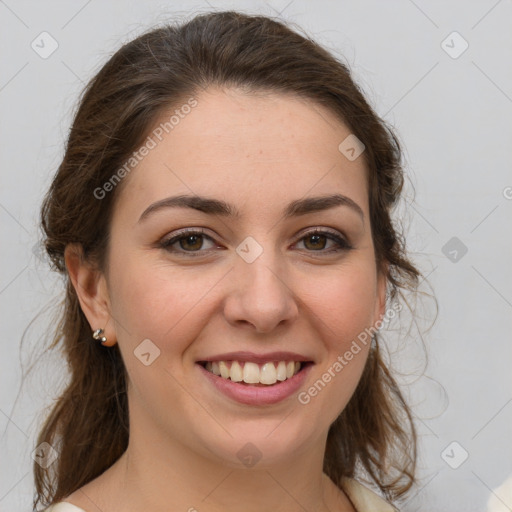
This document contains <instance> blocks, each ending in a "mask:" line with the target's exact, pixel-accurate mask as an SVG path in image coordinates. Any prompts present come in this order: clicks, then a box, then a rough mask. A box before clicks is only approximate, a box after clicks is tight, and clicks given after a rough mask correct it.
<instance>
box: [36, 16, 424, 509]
mask: <svg viewBox="0 0 512 512" xmlns="http://www.w3.org/2000/svg"><path fill="white" fill-rule="evenodd" d="M400 160H401V153H400V147H399V144H398V142H397V140H396V138H395V136H394V135H393V133H392V132H391V131H390V130H389V129H388V128H387V126H386V125H385V124H384V122H383V121H382V120H381V119H379V118H378V116H377V115H376V114H375V112H374V111H373V110H372V109H371V107H370V106H369V105H368V103H367V101H366V100H365V99H364V97H363V96H362V94H361V92H360V90H359V89H358V87H357V86H356V85H355V84H354V82H353V81H352V79H351V77H350V73H349V71H348V70H347V68H346V67H345V66H344V65H343V64H342V63H340V62H339V61H337V60H336V59H335V58H334V57H333V56H332V55H330V54H329V53H328V52H327V51H325V50H324V49H322V48H321V47H319V46H318V45H317V44H316V43H314V42H312V41H311V40H309V39H306V38H304V37H303V36H301V35H299V34H298V33H296V32H295V31H293V30H291V29H290V28H288V27H286V26H285V25H283V24H282V23H280V22H277V21H274V20H271V19H269V18H266V17H262V16H249V15H243V14H240V13H236V12H220V13H213V14H205V15H200V16H197V17H195V18H194V19H192V20H191V21H189V22H188V23H185V24H183V25H181V26H166V27H163V28H160V29H156V30H153V31H151V32H149V33H147V34H144V35H142V36H140V37H138V38H137V39H136V40H134V41H132V42H130V43H128V44H126V45H125V46H123V47H122V48H121V49H120V50H119V51H118V52H117V53H116V54H115V55H114V56H113V57H112V58H111V59H110V60H109V61H108V62H107V64H106V65H105V66H104V67H103V68H102V69H101V70H100V71H99V73H98V74H97V76H96V77H95V78H94V79H93V80H92V81H91V83H90V84H89V86H88V87H87V89H86V91H85V93H84V95H83V97H82V99H81V103H80V106H79V109H78V111H77V113H76V116H75V119H74V122H73V125H72V129H71V131H70V135H69V140H68V144H67V148H66V152H65V155H64V159H63V161H62V163H61V165H60V167H59V169H58V172H57V174H56V176H55V179H54V181H53V183H52V186H51V188H50V190H49V192H48V194H47V197H46V198H45V202H44V205H43V208H42V224H43V229H44V231H45V234H46V249H47V251H48V254H49V255H50V257H51V259H52V262H53V264H54V265H55V268H56V269H57V270H58V271H59V272H61V273H62V274H63V275H64V276H65V279H66V282H67V290H66V300H65V309H64V311H63V318H62V323H61V325H60V326H59V331H58V333H57V342H60V343H62V346H63V348H64V351H65V354H66V356H67V359H68V362H69V368H70V371H71V379H70V383H69V385H68V387H67V388H66V390H65V391H64V393H63V394H62V395H61V396H60V398H59V399H58V401H57V402H56V404H55V406H54V408H53V409H52V411H51V412H50V414H49V417H48V420H47V422H46V424H45V425H44V426H43V428H42V430H41V432H40V436H39V439H38V444H41V445H43V443H46V444H44V446H45V447H47V448H48V447H51V450H53V451H52V452H51V453H55V454H58V457H56V460H55V461H54V462H53V463H48V464H41V463H37V462H36V463H35V465H34V471H35V479H36V490H37V496H36V499H35V502H34V510H35V507H36V506H37V504H38V503H42V504H43V506H48V505H51V506H50V507H49V508H48V510H51V511H52V512H66V511H86V512H94V511H97V510H101V511H103V512H117V511H121V510H122V511H124V512H129V511H131V510H152V511H160V510H162V511H163V510H166V511H168V510H189V511H194V510H198V511H220V510H222V511H230V510H235V509H236V510H240V509H242V510H244V512H252V511H261V510H283V511H295V510H315V511H322V512H323V511H335V510H336V511H343V512H346V511H362V510H364V511H365V512H367V511H369V510H375V511H379V512H385V511H387V510H394V509H395V508H394V507H393V506H392V505H391V503H395V504H396V502H397V501H399V499H400V498H403V497H404V496H405V495H406V493H407V491H408V490H409V489H410V488H411V486H412V485H413V484H414V482H415V462H416V436H415V430H414V426H413V423H412V421H411V413H410V411H409V409H408V407H407V405H406V404H405V402H404V400H403V398H402V395H401V394H400V391H399V390H398V387H397V386H396V384H395V381H394V380H393V377H392V376H391V374H390V373H389V371H388V369H387V367H386V365H385V363H384V362H383V360H382V357H381V355H380V352H379V339H378V333H377V331H378V329H379V328H380V327H381V326H382V325H383V323H385V322H386V320H388V319H389V318H391V317H392V316H394V315H395V314H396V311H397V310H398V309H400V303H399V302H398V297H399V296H400V292H401V290H402V289H405V288H408V289H414V287H415V286H416V284H417V281H418V277H419V273H418V271H417V270H416V268H415V267H414V266H413V264H412V263H411V262H410V261H409V260H408V259H407V256H406V253H405V247H404V245H403V243H402V241H401V238H400V234H399V233H397V232H396V231H395V229H394V227H393V224H392V221H391V217H390V214H391V210H392V208H393V206H394V205H395V203H396V202H397V200H398V199H399V197H400V193H401V188H402V184H403V174H402V169H401V166H400ZM57 342H56V343H57ZM362 482H366V484H364V483H362ZM372 485H373V487H374V488H375V489H376V491H380V492H379V494H381V496H378V494H377V493H376V492H373V491H372V490H370V487H371V486H372Z"/></svg>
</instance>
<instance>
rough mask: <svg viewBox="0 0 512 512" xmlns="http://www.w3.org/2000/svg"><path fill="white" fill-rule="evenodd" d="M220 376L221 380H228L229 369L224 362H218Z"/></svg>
mask: <svg viewBox="0 0 512 512" xmlns="http://www.w3.org/2000/svg"><path fill="white" fill-rule="evenodd" d="M219 368H220V376H221V377H222V378H223V379H229V368H228V365H227V364H226V363H225V362H224V361H219Z"/></svg>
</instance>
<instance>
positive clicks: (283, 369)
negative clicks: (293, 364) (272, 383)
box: [276, 361, 286, 381]
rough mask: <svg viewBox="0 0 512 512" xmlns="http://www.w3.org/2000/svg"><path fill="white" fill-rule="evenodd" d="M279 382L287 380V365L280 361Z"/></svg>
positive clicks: (278, 368) (278, 366)
mask: <svg viewBox="0 0 512 512" xmlns="http://www.w3.org/2000/svg"><path fill="white" fill-rule="evenodd" d="M276 378H277V380H281V381H283V380H286V363H285V362H284V361H279V364H278V365H277V376H276Z"/></svg>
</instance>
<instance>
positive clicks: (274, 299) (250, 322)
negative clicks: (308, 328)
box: [224, 256, 298, 333]
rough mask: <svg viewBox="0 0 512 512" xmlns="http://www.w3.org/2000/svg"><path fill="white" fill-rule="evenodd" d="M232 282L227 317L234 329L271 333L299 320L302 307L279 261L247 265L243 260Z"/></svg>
mask: <svg viewBox="0 0 512 512" xmlns="http://www.w3.org/2000/svg"><path fill="white" fill-rule="evenodd" d="M231 279H232V286H231V288H230V292H229V293H228V296H227V297H226V300H225V302H224V315H225V317H226V319H227V321H228V322H229V323H230V324H231V325H233V326H236V327H245V328H248V329H252V330H254V331H256V332H258V333H269V332H272V331H273V330H274V329H276V327H278V326H279V325H280V324H291V323H292V322H293V321H294V319H296V318H297V316H298V306H297V301H296V299H295V297H294V293H293V290H292V287H291V286H290V284H289V283H288V282H287V279H286V276H285V273H284V272H283V269H282V267H278V265H277V264H276V262H275V260H274V261H271V259H270V258H264V257H263V256H261V257H260V258H258V259H257V260H256V261H254V262H252V263H247V262H245V261H243V260H242V259H241V258H240V259H239V261H237V262H236V264H235V269H234V271H233V272H232V273H231Z"/></svg>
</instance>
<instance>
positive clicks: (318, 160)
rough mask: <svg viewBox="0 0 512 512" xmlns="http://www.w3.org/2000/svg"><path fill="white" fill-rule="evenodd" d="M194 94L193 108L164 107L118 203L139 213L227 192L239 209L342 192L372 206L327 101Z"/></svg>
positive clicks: (269, 207)
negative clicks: (172, 199) (163, 202)
mask: <svg viewBox="0 0 512 512" xmlns="http://www.w3.org/2000/svg"><path fill="white" fill-rule="evenodd" d="M194 98H195V100H196V101H197V104H196V106H194V107H192V108H186V109H185V108H183V109H180V105H176V106H174V107H173V108H172V109H169V110H167V111H165V112H162V115H161V116H160V117H159V119H158V120H157V122H156V123H155V126H154V127H153V130H152V131H151V132H150V134H149V136H150V137H151V138H152V139H153V142H154V147H153V148H152V149H151V150H150V151H149V152H148V154H147V155H146V156H144V158H142V159H141V161H140V162H139V163H138V164H137V165H136V167H135V168H134V170H133V171H132V172H130V174H129V175H128V176H127V178H125V180H126V182H125V183H123V189H124V190H123V192H122V194H121V197H120V200H119V202H120V203H122V204H121V205H120V206H122V207H123V206H130V207H131V208H132V209H134V210H135V209H138V210H139V215H140V213H141V212H142V210H143V209H144V208H145V207H146V206H147V205H148V204H149V203H150V202H152V201H156V200H159V199H162V198H164V197H166V196H170V195H175V194H177V193H178V194H197V195H202V196H209V197H216V198H219V199H224V200H226V201H227V202H229V203H236V204H237V206H238V209H239V210H240V211H241V213H242V214H244V213H246V212H247V213H250V212H251V211H254V212H260V213H261V212H262V211H268V212H272V211H276V212H277V211H278V210H279V211H281V208H282V205H283V204H284V203H288V202H290V201H292V200H296V199H299V198H302V197H305V196H308V195H315V196H318V195H321V194H332V193H334V192H339V193H342V194H344V195H346V196H348V197H350V198H351V199H353V200H354V201H355V202H357V203H358V204H359V205H360V206H361V208H362V209H363V210H365V211H366V210H367V187H366V166H365V162H364V159H363V158H362V157H360V158H357V159H355V160H353V161H351V160H349V159H347V158H346V157H345V156H344V155H343V154H342V153H341V152H340V150H339V149H338V147H339V145H340V143H342V142H343V141H344V140H345V139H346V138H347V137H348V136H349V135H350V134H351V132H350V129H349V128H348V127H347V126H346V125H345V124H344V123H342V122H341V121H340V120H339V119H338V118H337V117H336V116H335V115H334V114H333V113H332V112H331V111H330V110H328V109H327V108H325V107H323V106H322V105H319V104H317V103H315V102H312V101H310V100H306V99H303V98H300V97H298V96H295V95H291V94H283V93H274V92H243V91H240V90H237V89H209V90H208V91H205V92H202V93H201V94H200V95H198V96H195V97H194ZM184 104H185V103H184ZM171 116H173V120H172V121H173V122H172V124H171V123H170V122H169V121H170V118H171ZM166 123H167V124H166ZM162 127H164V128H165V127H167V129H162ZM155 130H156V131H155ZM155 133H158V134H160V135H159V136H156V135H155ZM160 139H161V140H160ZM151 145H153V144H151Z"/></svg>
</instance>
